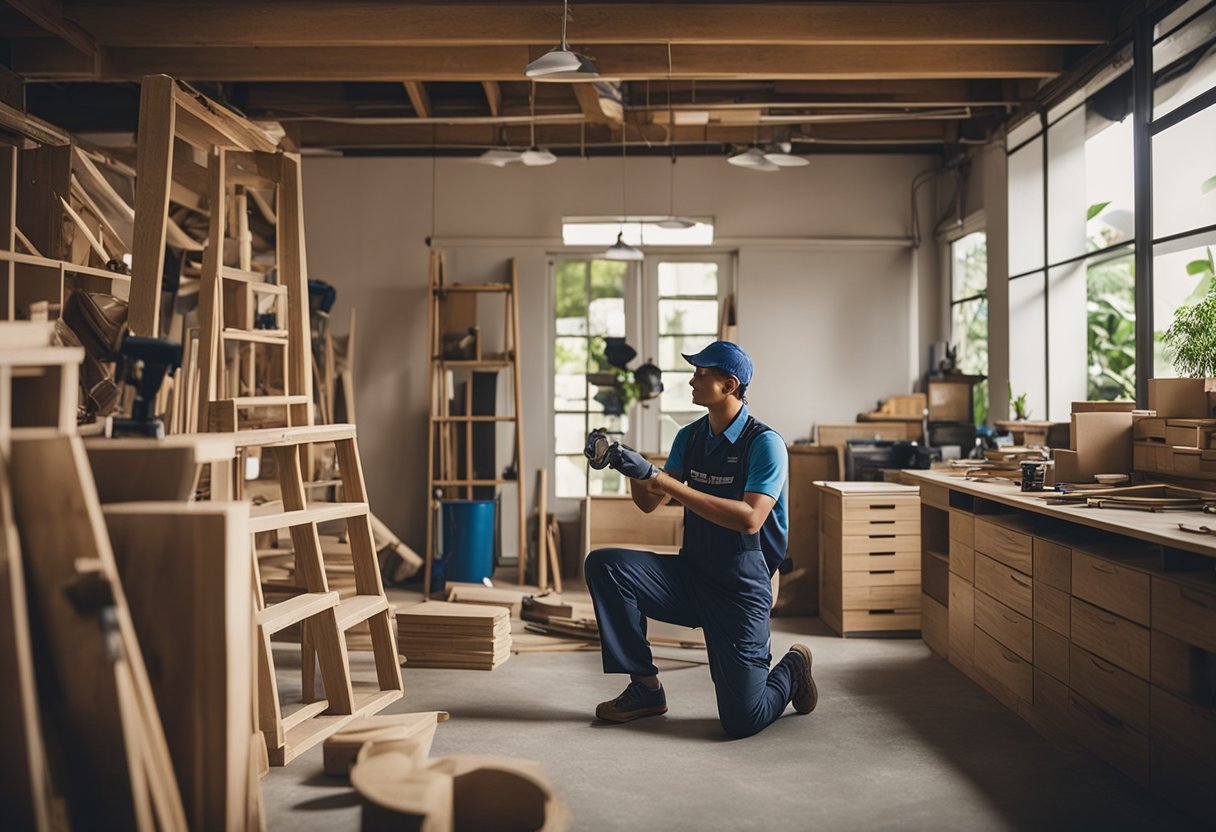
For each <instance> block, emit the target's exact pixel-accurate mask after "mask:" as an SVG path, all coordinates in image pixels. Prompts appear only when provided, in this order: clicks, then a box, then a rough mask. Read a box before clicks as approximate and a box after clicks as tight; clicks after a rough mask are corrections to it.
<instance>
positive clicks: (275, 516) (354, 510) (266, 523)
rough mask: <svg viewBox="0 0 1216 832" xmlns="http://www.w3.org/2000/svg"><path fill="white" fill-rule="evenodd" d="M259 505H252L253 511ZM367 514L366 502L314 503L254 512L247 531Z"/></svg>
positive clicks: (323, 521)
mask: <svg viewBox="0 0 1216 832" xmlns="http://www.w3.org/2000/svg"><path fill="white" fill-rule="evenodd" d="M258 508H259V507H257V506H255V507H254V509H253V510H254V512H256V511H257V510H258ZM364 514H367V503H314V504H313V505H310V506H309V507H308V508H305V509H297V510H295V511H273V512H266V513H265V514H256V513H254V514H253V515H252V516H250V518H249V532H250V534H253V533H255V532H272V531H275V530H277V529H289V528H291V527H292V526H303V525H305V524H306V523H325V522H327V521H329V520H345V519H346V518H348V517H359V516H361V515H364Z"/></svg>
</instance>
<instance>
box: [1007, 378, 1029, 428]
mask: <svg viewBox="0 0 1216 832" xmlns="http://www.w3.org/2000/svg"><path fill="white" fill-rule="evenodd" d="M1028 397H1029V394H1028V393H1022V394H1021V395H1018V396H1015V395H1013V382H1009V406H1010V407H1012V408H1013V418H1015V419H1017V420H1018V421H1021V422H1024V421H1026V420H1027V419H1029V418H1030V408H1028V407H1027V406H1026V399H1027V398H1028Z"/></svg>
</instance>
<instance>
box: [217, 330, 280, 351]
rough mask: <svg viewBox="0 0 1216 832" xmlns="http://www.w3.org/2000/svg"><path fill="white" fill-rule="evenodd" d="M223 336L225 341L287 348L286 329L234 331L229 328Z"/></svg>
mask: <svg viewBox="0 0 1216 832" xmlns="http://www.w3.org/2000/svg"><path fill="white" fill-rule="evenodd" d="M223 335H224V340H225V341H246V342H248V343H251V344H277V345H279V346H282V347H285V346H287V330H285V329H233V328H231V327H228V328H226V329H225V330H224V332H223Z"/></svg>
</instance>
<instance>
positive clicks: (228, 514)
mask: <svg viewBox="0 0 1216 832" xmlns="http://www.w3.org/2000/svg"><path fill="white" fill-rule="evenodd" d="M104 512H105V519H106V524H107V527H108V529H109V534H110V541H111V544H112V545H113V547H114V557H115V561H116V563H117V566H118V570H119V574H120V575H121V577H122V582H123V589H124V591H125V592H126V594H127V599H128V602H129V604H130V607H131V618H132V621H133V622H134V625H135V630H136V633H137V635H138V637H139V643H140V648H141V650H142V651H143V653H144V656H145V658H146V660H147V662H148V666H149V668H150V673H151V683H152V689H153V693H154V694H155V696H156V703H157V706H158V708H159V711H160V714H161V719H162V721H163V722H164V726H165V737H166V740H167V741H168V744H169V751H170V753H171V755H172V757H173V765H174V770H175V771H176V773H177V781H178V785H179V787H180V788H181V792H182V802H183V804H184V806H185V810H186V816H187V818H188V820H189V823H190V827H191V828H192V829H240V828H242V824H243V821H242V816H243V814H244V812H245V805H246V802H247V800H248V795H247V792H248V789H249V776H250V772H249V731H250V725H251V724H252V720H253V714H252V706H253V701H252V698H251V690H252V687H251V685H252V679H251V674H252V669H253V655H252V649H251V648H252V645H253V629H252V620H251V618H250V615H249V611H250V610H251V609H252V605H253V601H252V597H251V586H250V582H249V546H248V537H247V531H246V523H247V521H248V515H249V509H248V504H246V503H201V504H197V505H191V506H185V505H183V504H174V503H168V502H160V503H127V504H123V505H116V506H109V507H107V508H105V509H104Z"/></svg>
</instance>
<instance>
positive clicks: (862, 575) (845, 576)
mask: <svg viewBox="0 0 1216 832" xmlns="http://www.w3.org/2000/svg"><path fill="white" fill-rule="evenodd" d="M841 583H842V584H843V585H844V586H846V587H859V586H920V572H919V571H918V570H916V569H876V570H874V571H872V572H844V573H841Z"/></svg>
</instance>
